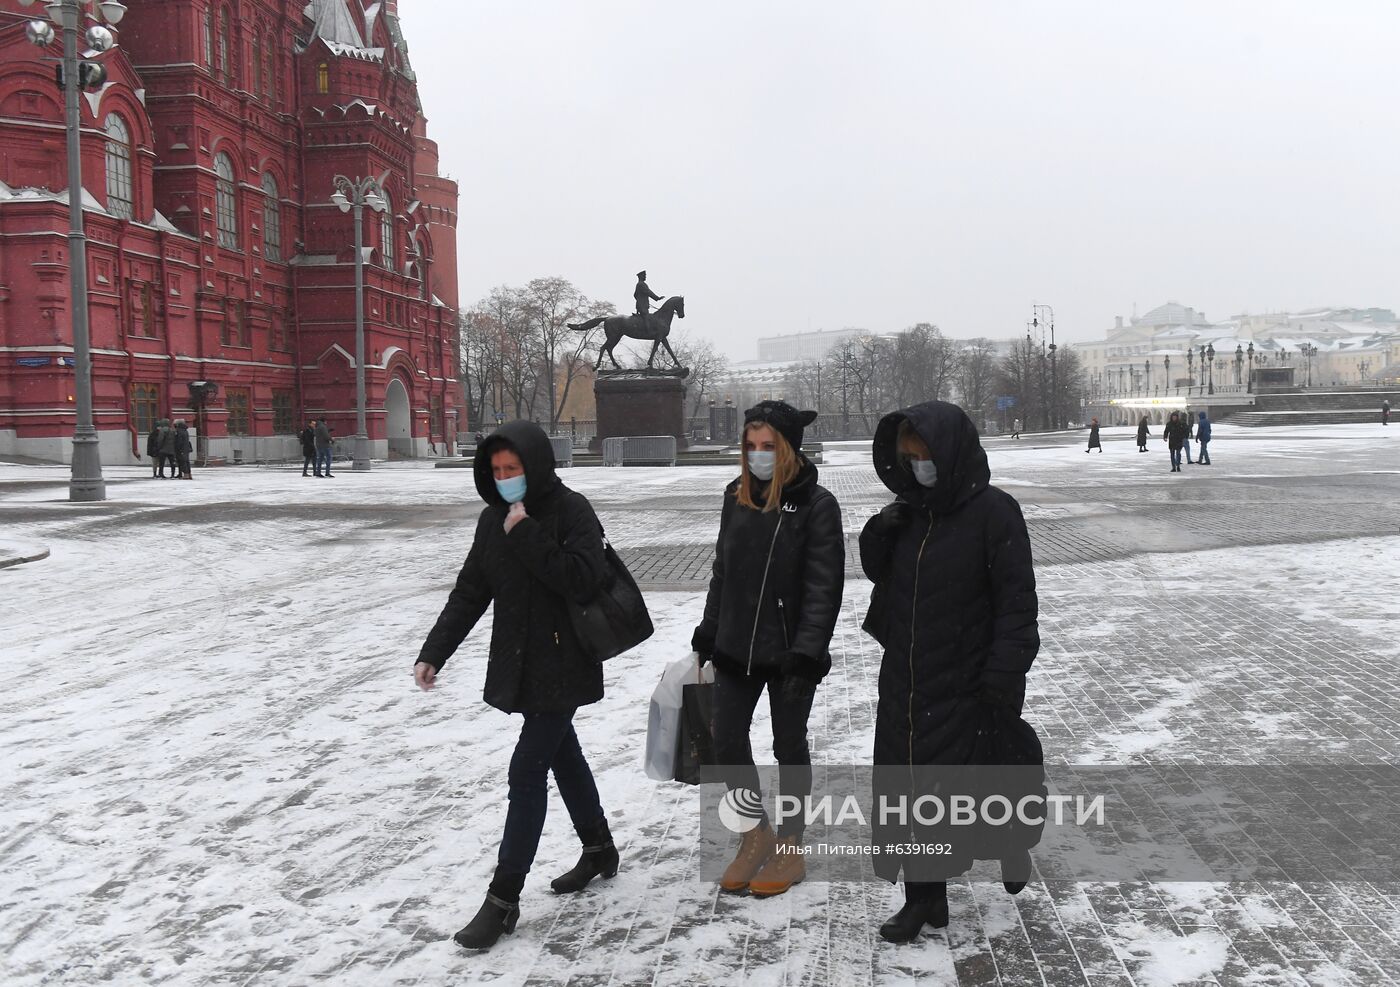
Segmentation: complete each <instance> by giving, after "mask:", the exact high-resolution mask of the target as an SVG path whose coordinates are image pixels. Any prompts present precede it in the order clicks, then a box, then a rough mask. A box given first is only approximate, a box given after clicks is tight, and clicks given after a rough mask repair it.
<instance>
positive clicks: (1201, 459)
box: [1196, 439, 1210, 466]
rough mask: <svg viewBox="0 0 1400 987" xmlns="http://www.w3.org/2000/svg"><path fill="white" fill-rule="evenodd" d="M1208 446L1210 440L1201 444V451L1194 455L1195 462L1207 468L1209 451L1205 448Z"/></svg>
mask: <svg viewBox="0 0 1400 987" xmlns="http://www.w3.org/2000/svg"><path fill="white" fill-rule="evenodd" d="M1208 445H1210V439H1206V440H1205V441H1204V442H1202V443H1201V451H1200V452H1199V453H1197V455H1196V462H1198V463H1204V464H1205V465H1207V466H1209V465H1210V450H1209V449H1207V448H1206V446H1208Z"/></svg>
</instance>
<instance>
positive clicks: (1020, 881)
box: [1001, 850, 1031, 894]
mask: <svg viewBox="0 0 1400 987" xmlns="http://www.w3.org/2000/svg"><path fill="white" fill-rule="evenodd" d="M1030 879H1031V855H1030V853H1029V852H1028V851H1026V850H1018V851H1016V852H1015V853H1013V854H1010V855H1009V856H1006V857H1002V858H1001V886H1002V887H1004V888H1005V889H1006V893H1007V894H1020V893H1021V892H1022V891H1024V890H1025V889H1026V884H1027V883H1028V882H1029V881H1030Z"/></svg>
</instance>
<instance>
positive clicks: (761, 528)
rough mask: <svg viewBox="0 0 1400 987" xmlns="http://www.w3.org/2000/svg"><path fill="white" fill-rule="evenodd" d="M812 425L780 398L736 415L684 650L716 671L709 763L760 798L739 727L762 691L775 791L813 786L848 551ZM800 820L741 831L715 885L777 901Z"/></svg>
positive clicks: (801, 873) (793, 864) (800, 873)
mask: <svg viewBox="0 0 1400 987" xmlns="http://www.w3.org/2000/svg"><path fill="white" fill-rule="evenodd" d="M815 419H816V412H814V411H798V410H797V409H796V408H794V407H792V406H791V405H789V404H786V403H784V402H782V401H764V402H762V403H760V404H759V405H758V406H757V407H754V408H750V409H749V410H748V411H746V412H745V413H744V433H743V457H742V459H741V462H740V472H739V478H738V479H736V480H734V481H733V482H732V483H730V484H729V486H728V487H726V488H725V491H724V506H723V509H722V510H721V513H720V523H719V539H718V541H717V542H716V543H715V564H714V575H713V577H712V578H711V580H710V591H709V595H708V596H707V597H706V600H705V615H704V618H703V620H702V621H701V623H700V626H699V627H697V628H696V629H695V634H694V636H693V638H692V641H691V644H692V646H693V647H694V648H695V650H696V651H697V652H698V653H699V654H700V655H701V657H702V659H704V660H707V661H713V662H714V666H715V707H714V731H715V756H716V759H717V761H718V763H719V765H720V766H721V772H722V773H723V775H724V777H725V783H726V784H727V785H728V786H729V788H730V789H731V790H733V789H748V790H750V791H753V792H758V790H759V780H758V771H757V769H756V768H755V766H754V759H753V749H752V748H751V746H750V744H749V729H750V727H751V726H752V723H753V714H754V709H755V708H756V707H757V705H758V701H759V698H760V697H761V696H762V694H763V692H764V690H765V689H767V691H768V705H769V708H770V710H771V711H772V717H773V754H774V757H775V758H776V759H777V761H778V780H779V787H780V788H781V789H782V794H783V795H785V796H786V795H791V796H796V797H797V798H803V799H805V798H806V797H807V796H808V795H810V794H811V789H812V770H811V765H812V758H811V753H810V752H809V750H808V747H807V717H808V716H809V714H810V713H811V711H812V701H813V699H814V698H815V696H816V691H817V685H818V684H819V683H820V682H821V680H822V679H823V678H824V677H825V676H826V673H827V672H828V671H830V669H831V655H830V654H829V651H828V648H829V646H830V644H831V635H832V632H833V631H834V630H835V628H836V618H837V615H838V613H839V612H840V609H841V590H842V586H843V583H844V580H845V570H846V545H845V536H844V535H843V533H842V528H841V508H840V506H839V505H838V504H837V503H836V498H835V497H833V496H832V495H831V493H830V491H828V490H826V489H824V488H823V487H821V486H819V485H818V484H817V468H816V467H815V466H813V465H812V463H811V461H810V460H808V459H807V457H806V456H804V455H802V433H803V430H804V429H805V428H806V426H807V425H810V424H811V423H812V422H813V420H815ZM801 841H802V825H801V819H800V818H798V819H796V820H787V821H785V822H784V823H783V826H782V828H781V829H780V830H779V831H778V832H774V831H773V829H772V828H771V827H770V826H769V825H768V823H767V821H766V820H765V821H764V823H763V824H762V825H760V826H759V827H758V828H756V829H753V830H750V831H749V832H748V833H745V834H744V837H743V841H742V842H741V843H740V846H739V851H738V855H737V856H736V857H735V859H734V861H733V862H732V863H731V864H730V865H729V867H728V868H727V869H726V871H725V873H724V876H723V878H722V879H721V881H720V886H721V888H722V889H723V890H724V891H727V892H730V893H733V894H742V893H744V892H750V893H752V894H753V895H755V896H756V897H769V896H772V895H777V894H782V893H783V892H785V891H787V890H788V888H790V887H792V885H794V884H796V883H797V882H799V881H801V880H802V879H803V877H805V876H806V870H805V867H804V866H803V862H802V861H803V858H802V855H801V854H799V853H788V852H779V850H780V848H779V846H778V844H780V843H783V844H786V845H787V846H786V847H783V848H781V849H783V850H786V849H788V848H797V847H798V846H799V845H800V844H801Z"/></svg>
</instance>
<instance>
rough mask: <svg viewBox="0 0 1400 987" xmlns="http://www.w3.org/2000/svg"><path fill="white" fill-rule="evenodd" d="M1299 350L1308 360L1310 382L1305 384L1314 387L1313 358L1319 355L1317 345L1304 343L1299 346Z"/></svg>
mask: <svg viewBox="0 0 1400 987" xmlns="http://www.w3.org/2000/svg"><path fill="white" fill-rule="evenodd" d="M1298 352H1299V353H1301V354H1303V357H1304V359H1306V360H1307V361H1308V382H1307V384H1306V385H1305V386H1307V387H1312V358H1313V357H1315V356H1317V346H1316V344H1314V343H1304V344H1303V345H1302V346H1299V347H1298Z"/></svg>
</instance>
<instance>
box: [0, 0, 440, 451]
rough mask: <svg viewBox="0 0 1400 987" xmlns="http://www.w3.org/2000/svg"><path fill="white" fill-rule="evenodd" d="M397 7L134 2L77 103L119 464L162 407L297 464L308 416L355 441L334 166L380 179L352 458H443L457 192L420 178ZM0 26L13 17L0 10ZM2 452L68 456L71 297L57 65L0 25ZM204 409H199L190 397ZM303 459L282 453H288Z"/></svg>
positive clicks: (93, 298) (14, 6) (350, 286)
mask: <svg viewBox="0 0 1400 987" xmlns="http://www.w3.org/2000/svg"><path fill="white" fill-rule="evenodd" d="M397 9H398V8H397V2H396V0H388V2H386V3H382V4H381V3H375V4H370V5H366V4H362V3H360V2H358V0H311V2H310V3H307V2H306V0H242V2H240V3H224V2H218V3H215V2H209V0H179V2H175V0H136V2H132V3H131V4H130V5H129V9H128V11H127V14H126V16H125V18H124V19H123V20H122V22H121V29H120V47H118V48H116V49H115V50H113V51H112V52H110V53H109V54H107V55H105V56H104V57H103V62H104V64H105V65H106V66H107V71H108V74H109V81H108V83H107V84H106V86H105V87H104V88H103V89H101V90H100V91H97V92H91V93H87V94H85V98H83V99H82V100H81V101H80V105H81V112H82V137H81V143H82V159H83V181H84V186H85V188H84V201H85V203H86V206H85V209H84V212H85V220H86V227H87V235H88V238H89V239H88V248H87V256H88V269H89V277H90V283H89V292H90V304H89V308H90V313H91V323H92V336H91V338H92V355H93V367H92V381H93V406H94V417H95V420H96V425H97V429H98V434H99V437H100V441H101V451H102V457H103V460H104V462H109V463H111V462H116V463H121V462H133V461H134V459H135V456H136V455H137V453H138V452H140V453H144V451H145V441H144V436H145V433H146V432H147V431H148V430H149V429H150V428H151V424H152V422H153V421H154V420H155V419H157V418H162V417H183V418H186V419H188V420H189V421H190V422H191V424H192V425H193V424H196V423H197V422H198V424H200V425H202V432H203V434H202V435H201V436H200V442H201V448H202V451H206V452H207V453H208V454H210V455H215V456H228V455H230V454H231V453H233V452H234V451H235V450H237V451H240V452H241V453H242V455H243V456H244V457H245V458H254V457H257V456H280V455H286V454H288V453H289V452H290V453H292V454H296V453H295V448H296V442H295V439H294V438H292V436H293V435H294V433H295V432H296V431H297V429H298V428H299V427H300V425H301V424H302V423H303V422H304V421H305V419H306V418H307V417H308V416H311V415H325V416H326V417H327V418H328V419H329V420H330V422H331V423H332V424H333V425H334V427H335V430H336V434H337V435H338V436H340V437H342V438H344V437H346V436H349V435H353V434H354V432H355V364H354V353H355V342H354V341H355V325H354V311H355V293H354V283H355V274H354V267H355V263H354V262H355V256H354V248H353V244H354V233H353V218H352V216H351V215H347V214H344V213H341V212H340V210H338V209H337V208H336V207H335V205H333V204H332V203H331V202H330V196H331V194H332V193H333V192H334V191H335V188H334V185H333V179H334V178H335V176H336V175H337V174H343V175H347V176H350V177H357V176H375V177H378V176H380V175H385V176H386V178H385V181H384V186H385V191H386V194H387V200H388V203H389V206H390V208H389V210H388V212H387V213H385V214H383V215H381V214H379V213H376V212H373V211H370V210H366V211H365V214H364V219H365V224H364V252H363V256H364V258H365V260H366V262H367V263H366V265H365V316H366V318H365V328H366V338H365V356H366V359H365V364H366V367H365V369H366V375H365V376H366V388H367V393H368V402H367V403H368V429H369V435H370V438H371V442H372V447H373V450H374V454H375V455H377V456H385V455H387V454H388V453H389V452H390V451H393V452H395V453H397V454H400V455H410V456H411V455H425V454H428V453H429V452H430V451H432V450H437V451H440V452H447V451H449V450H450V448H451V445H452V442H453V439H454V437H455V433H456V432H457V431H458V429H459V427H462V428H464V427H465V426H466V422H465V419H464V416H463V415H462V413H461V412H459V408H460V407H461V404H462V401H461V397H460V393H461V392H460V389H459V387H458V385H457V380H456V377H457V374H456V366H457V360H456V348H457V330H456V323H457V318H456V305H457V270H456V246H455V236H456V223H457V186H456V184H455V183H453V182H452V181H450V180H448V179H446V178H443V177H441V176H440V175H439V174H438V160H437V146H436V145H435V144H434V143H433V141H432V140H430V139H429V138H428V136H427V125H426V120H425V119H424V116H423V112H422V108H421V105H420V103H419V99H418V88H417V82H416V77H415V75H414V72H413V68H412V66H411V64H410V62H409V58H408V48H407V45H406V43H405V41H404V37H403V33H402V31H401V29H400V24H399V19H398V13H397ZM0 11H4V12H6V13H10V14H20V13H26V14H27V16H29V17H42V16H43V8H42V7H37V8H31V9H29V10H28V11H24V10H23V8H21V6H20V5H19V3H18V0H0ZM0 66H3V68H0V454H8V455H25V456H33V457H36V458H41V459H50V460H66V459H68V458H69V457H70V456H71V443H70V442H69V439H70V437H71V436H72V433H73V429H74V423H75V415H74V405H73V401H74V396H73V370H72V361H73V356H72V353H73V346H72V343H73V339H72V328H71V325H72V323H71V319H72V315H71V312H72V299H71V297H70V293H69V289H68V272H69V257H68V242H67V240H66V239H65V234H66V233H67V230H68V204H67V203H68V199H67V191H66V190H67V185H68V181H67V172H66V165H65V161H66V159H65V141H64V113H63V102H62V94H61V92H60V91H59V89H58V88H57V87H56V86H55V83H54V71H53V68H54V66H53V59H52V57H51V54H50V53H48V52H41V51H40V50H39V49H37V48H35V47H34V46H33V45H31V44H30V43H29V42H28V41H27V40H26V38H25V24H24V20H23V19H21V18H7V19H5V20H3V21H0ZM194 381H212V382H214V383H216V384H218V386H219V390H218V394H217V397H216V398H215V399H214V400H213V401H212V403H210V405H209V406H208V407H207V408H205V409H204V412H203V414H202V415H196V413H195V409H194V408H193V407H191V401H190V390H189V384H190V383H191V382H194ZM298 455H299V454H298Z"/></svg>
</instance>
